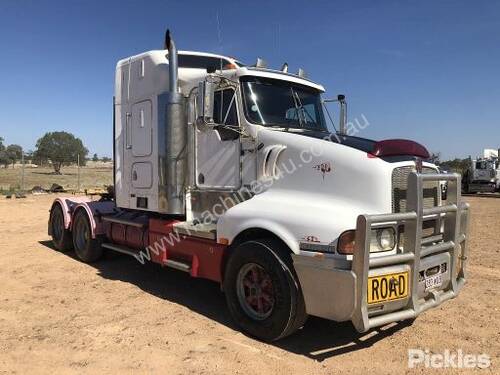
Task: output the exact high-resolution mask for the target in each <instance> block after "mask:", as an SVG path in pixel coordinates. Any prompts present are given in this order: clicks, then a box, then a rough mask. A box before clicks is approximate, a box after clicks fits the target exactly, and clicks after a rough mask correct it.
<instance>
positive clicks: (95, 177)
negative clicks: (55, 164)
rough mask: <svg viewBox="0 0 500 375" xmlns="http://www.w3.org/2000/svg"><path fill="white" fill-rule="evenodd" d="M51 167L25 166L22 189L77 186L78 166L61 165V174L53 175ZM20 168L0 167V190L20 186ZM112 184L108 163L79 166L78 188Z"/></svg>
mask: <svg viewBox="0 0 500 375" xmlns="http://www.w3.org/2000/svg"><path fill="white" fill-rule="evenodd" d="M53 172H54V169H53V168H49V167H42V168H25V170H24V189H25V190H27V191H29V190H31V189H32V188H33V187H34V186H41V187H42V188H44V189H49V188H50V187H51V186H52V184H54V183H55V184H59V185H61V186H62V187H63V188H65V189H66V190H76V189H77V187H78V168H77V167H76V166H70V167H63V169H62V175H54V174H52V173H53ZM21 173H22V172H21V168H6V169H4V168H0V192H2V191H4V192H5V191H15V190H19V189H20V188H21ZM112 184H113V168H112V167H110V166H109V165H103V166H95V167H91V166H88V167H81V168H80V189H81V190H83V189H89V188H102V187H104V185H112Z"/></svg>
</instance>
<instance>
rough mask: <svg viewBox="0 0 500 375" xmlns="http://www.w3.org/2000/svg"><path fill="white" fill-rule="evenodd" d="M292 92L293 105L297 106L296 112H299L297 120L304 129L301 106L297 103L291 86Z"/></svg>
mask: <svg viewBox="0 0 500 375" xmlns="http://www.w3.org/2000/svg"><path fill="white" fill-rule="evenodd" d="M290 91H291V93H292V99H293V105H294V106H295V111H296V112H297V118H298V120H299V125H300V127H301V128H303V127H304V125H302V115H301V111H300V109H299V105H298V103H297V99H296V98H295V91H293V87H291V86H290Z"/></svg>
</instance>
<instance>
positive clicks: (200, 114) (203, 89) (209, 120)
mask: <svg viewBox="0 0 500 375" xmlns="http://www.w3.org/2000/svg"><path fill="white" fill-rule="evenodd" d="M214 93H215V84H214V83H213V82H210V81H207V80H205V81H202V82H200V83H199V84H198V100H197V102H198V103H197V107H196V112H197V113H196V117H197V118H198V120H201V121H203V122H204V123H205V124H213V122H214Z"/></svg>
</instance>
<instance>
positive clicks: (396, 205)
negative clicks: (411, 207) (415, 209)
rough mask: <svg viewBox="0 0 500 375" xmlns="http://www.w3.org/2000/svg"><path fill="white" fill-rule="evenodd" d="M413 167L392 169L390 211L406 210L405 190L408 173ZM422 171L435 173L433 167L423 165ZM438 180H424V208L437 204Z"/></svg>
mask: <svg viewBox="0 0 500 375" xmlns="http://www.w3.org/2000/svg"><path fill="white" fill-rule="evenodd" d="M412 171H414V167H412V166H407V167H399V168H394V170H393V171H392V212H406V191H407V189H408V175H409V174H410V173H411V172H412ZM422 173H424V174H426V173H427V174H428V173H437V171H436V170H435V169H434V168H430V167H423V168H422ZM439 192H440V189H439V182H435V181H428V182H424V208H430V207H434V206H438V205H439V203H440V202H439V196H440V194H439Z"/></svg>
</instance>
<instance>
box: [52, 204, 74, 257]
mask: <svg viewBox="0 0 500 375" xmlns="http://www.w3.org/2000/svg"><path fill="white" fill-rule="evenodd" d="M49 227H50V234H51V237H52V243H53V244H54V247H55V248H56V249H57V250H59V251H62V252H66V251H69V250H71V249H72V248H73V241H72V239H71V232H70V231H69V230H67V229H66V228H64V214H63V210H62V207H61V205H60V204H55V205H54V206H52V209H51V210H50V218H49Z"/></svg>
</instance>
